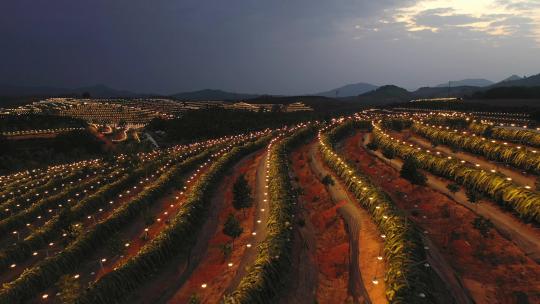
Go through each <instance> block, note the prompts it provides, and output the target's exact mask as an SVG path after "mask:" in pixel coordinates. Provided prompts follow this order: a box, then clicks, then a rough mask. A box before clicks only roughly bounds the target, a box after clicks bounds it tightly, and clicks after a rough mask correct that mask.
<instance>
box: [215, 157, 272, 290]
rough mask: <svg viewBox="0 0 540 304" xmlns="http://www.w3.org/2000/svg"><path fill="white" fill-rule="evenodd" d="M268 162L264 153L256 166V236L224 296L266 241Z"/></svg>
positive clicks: (254, 229)
mask: <svg viewBox="0 0 540 304" xmlns="http://www.w3.org/2000/svg"><path fill="white" fill-rule="evenodd" d="M267 161H268V152H265V153H264V154H263V156H262V157H261V160H260V161H259V165H258V166H257V177H256V181H255V183H256V187H255V208H256V209H255V210H256V211H255V217H254V218H253V231H256V232H257V234H256V235H254V236H252V241H251V245H252V247H251V249H249V250H248V251H246V253H245V254H244V257H243V258H242V262H240V265H239V266H238V272H237V273H236V275H235V276H234V278H233V280H232V281H231V284H230V285H229V287H228V288H227V291H226V292H225V293H226V294H229V293H231V292H233V291H234V290H235V289H236V287H237V286H238V284H239V283H240V281H241V280H242V278H243V277H244V276H245V275H246V273H247V271H248V269H249V266H250V265H252V264H253V263H254V262H255V259H256V258H257V253H258V251H257V249H256V248H257V246H258V245H259V244H260V243H261V242H262V241H264V239H266V236H267V234H268V231H267V229H266V223H267V222H268V217H269V215H270V203H269V201H268V199H267V198H266V196H267V195H265V193H267V188H266V187H267V186H268V183H267V181H266V176H267V173H266V169H267Z"/></svg>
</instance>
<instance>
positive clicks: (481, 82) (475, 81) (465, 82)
mask: <svg viewBox="0 0 540 304" xmlns="http://www.w3.org/2000/svg"><path fill="white" fill-rule="evenodd" d="M492 84H494V82H493V81H491V80H487V79H483V78H470V79H462V80H455V81H450V82H449V83H448V82H447V83H441V84H439V85H437V86H436V87H438V88H441V87H448V86H449V85H450V87H462V86H470V87H487V86H490V85H492Z"/></svg>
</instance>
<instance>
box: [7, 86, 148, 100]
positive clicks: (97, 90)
mask: <svg viewBox="0 0 540 304" xmlns="http://www.w3.org/2000/svg"><path fill="white" fill-rule="evenodd" d="M85 92H88V93H89V94H90V96H91V97H98V98H105V97H138V96H142V95H141V94H137V93H133V92H130V91H123V90H116V89H112V88H110V87H108V86H105V85H102V84H98V85H94V86H88V87H80V88H74V89H73V88H56V87H46V86H36V87H34V86H12V85H0V96H20V97H22V96H81V95H82V94H83V93H85Z"/></svg>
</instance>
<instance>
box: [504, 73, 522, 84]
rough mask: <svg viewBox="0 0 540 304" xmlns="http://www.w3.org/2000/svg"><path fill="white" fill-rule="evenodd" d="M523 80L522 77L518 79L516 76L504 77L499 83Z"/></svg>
mask: <svg viewBox="0 0 540 304" xmlns="http://www.w3.org/2000/svg"><path fill="white" fill-rule="evenodd" d="M521 79H523V78H522V77H519V76H518V75H515V74H514V75H512V76H510V77H506V78H505V79H503V80H501V82H505V81H514V80H521Z"/></svg>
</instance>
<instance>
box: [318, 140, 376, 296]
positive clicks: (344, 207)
mask: <svg viewBox="0 0 540 304" xmlns="http://www.w3.org/2000/svg"><path fill="white" fill-rule="evenodd" d="M317 153H319V150H318V146H317V145H316V144H311V147H310V149H309V157H310V159H311V161H310V166H311V169H312V170H313V172H314V173H315V174H316V175H318V177H319V178H321V179H322V178H323V177H324V176H326V175H331V176H333V174H332V173H331V172H330V171H329V170H327V169H326V168H325V167H324V165H323V164H322V162H321V160H320V158H319V157H318V156H317ZM333 179H334V185H328V186H327V189H328V192H329V194H330V196H331V197H332V200H333V201H334V202H336V203H339V204H341V207H340V208H339V209H338V212H339V213H340V214H341V216H342V217H343V219H344V220H345V222H346V223H347V230H348V232H349V241H350V246H349V248H350V264H349V268H350V269H349V292H350V294H351V295H352V297H353V301H354V302H355V303H371V300H370V297H369V294H368V292H367V290H366V286H365V283H364V281H363V279H362V275H361V271H360V263H359V255H360V244H359V239H360V226H361V223H363V222H365V221H368V220H369V218H366V214H362V213H361V212H360V210H359V209H358V207H357V206H356V205H355V204H354V203H353V202H352V201H351V199H349V196H348V195H347V191H346V190H345V189H344V188H343V186H342V185H341V184H340V182H339V181H338V180H337V179H336V178H335V177H334V178H333Z"/></svg>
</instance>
